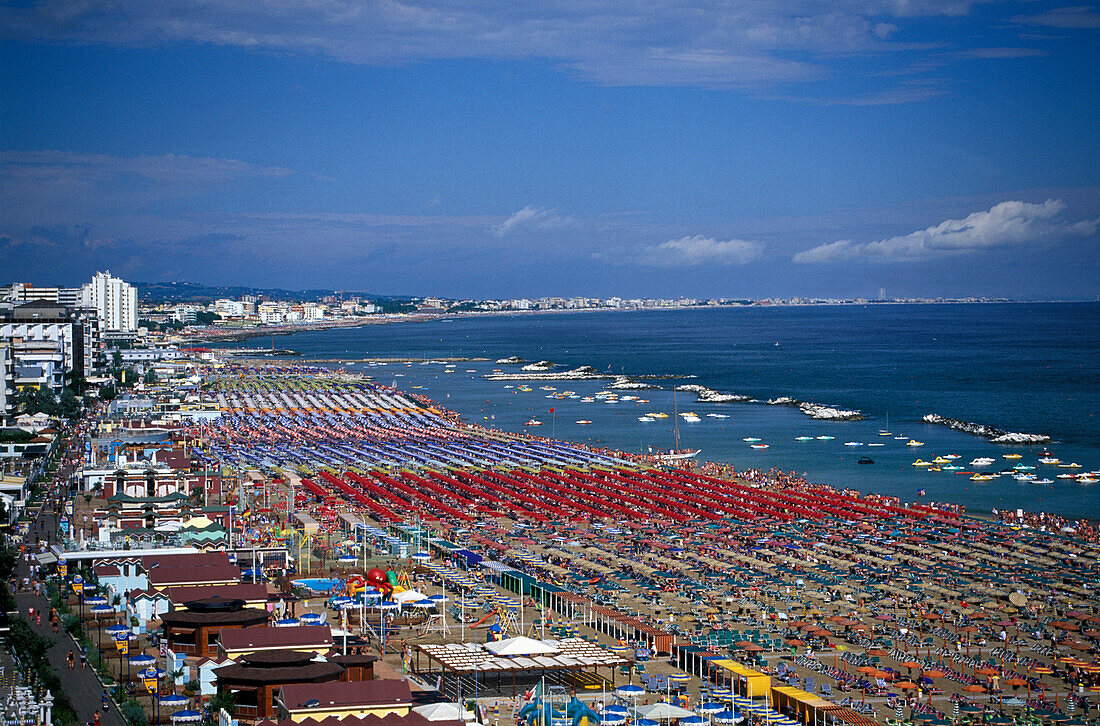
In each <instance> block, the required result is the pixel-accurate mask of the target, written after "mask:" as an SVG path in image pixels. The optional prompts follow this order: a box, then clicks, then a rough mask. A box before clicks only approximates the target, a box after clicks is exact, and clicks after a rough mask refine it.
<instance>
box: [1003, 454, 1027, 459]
mask: <svg viewBox="0 0 1100 726" xmlns="http://www.w3.org/2000/svg"><path fill="white" fill-rule="evenodd" d="M1005 458H1006V459H1022V458H1024V455H1023V454H1005Z"/></svg>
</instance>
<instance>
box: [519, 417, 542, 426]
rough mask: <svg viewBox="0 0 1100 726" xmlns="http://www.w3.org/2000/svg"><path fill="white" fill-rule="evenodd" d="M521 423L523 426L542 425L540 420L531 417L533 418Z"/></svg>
mask: <svg viewBox="0 0 1100 726" xmlns="http://www.w3.org/2000/svg"><path fill="white" fill-rule="evenodd" d="M523 425H524V426H542V421H539V420H538V419H534V418H533V419H530V420H529V421H528V422H527V423H525V424H523Z"/></svg>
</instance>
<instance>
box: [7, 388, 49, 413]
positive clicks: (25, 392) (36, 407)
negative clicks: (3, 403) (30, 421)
mask: <svg viewBox="0 0 1100 726" xmlns="http://www.w3.org/2000/svg"><path fill="white" fill-rule="evenodd" d="M15 405H16V406H17V407H18V408H20V409H21V410H22V412H23V413H27V414H34V413H44V414H46V415H48V416H56V415H58V413H59V412H60V407H59V406H58V404H57V396H56V395H55V394H54V392H53V391H51V390H50V389H49V388H31V387H27V388H24V389H22V390H21V391H19V393H17V394H15Z"/></svg>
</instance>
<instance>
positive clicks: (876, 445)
mask: <svg viewBox="0 0 1100 726" xmlns="http://www.w3.org/2000/svg"><path fill="white" fill-rule="evenodd" d="M867 445H868V446H886V444H867Z"/></svg>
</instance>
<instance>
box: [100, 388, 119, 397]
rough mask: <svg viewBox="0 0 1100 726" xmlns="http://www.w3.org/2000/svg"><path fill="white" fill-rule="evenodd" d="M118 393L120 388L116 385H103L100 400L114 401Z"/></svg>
mask: <svg viewBox="0 0 1100 726" xmlns="http://www.w3.org/2000/svg"><path fill="white" fill-rule="evenodd" d="M117 395H118V390H117V389H116V388H115V387H114V386H103V388H100V389H99V400H101V401H113V400H115V397H116V396H117Z"/></svg>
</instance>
